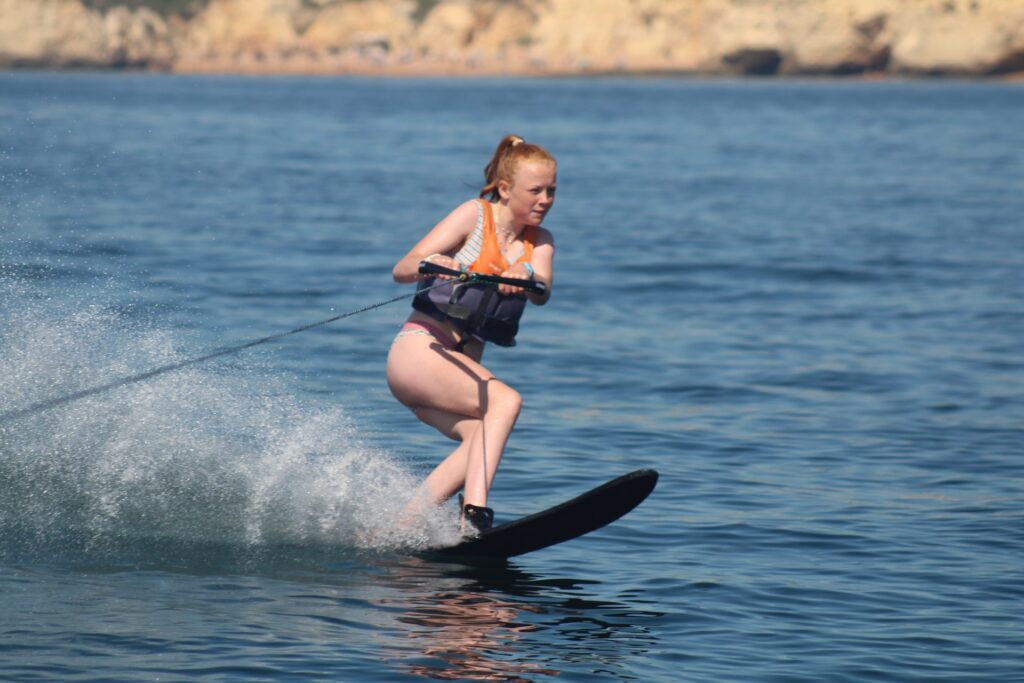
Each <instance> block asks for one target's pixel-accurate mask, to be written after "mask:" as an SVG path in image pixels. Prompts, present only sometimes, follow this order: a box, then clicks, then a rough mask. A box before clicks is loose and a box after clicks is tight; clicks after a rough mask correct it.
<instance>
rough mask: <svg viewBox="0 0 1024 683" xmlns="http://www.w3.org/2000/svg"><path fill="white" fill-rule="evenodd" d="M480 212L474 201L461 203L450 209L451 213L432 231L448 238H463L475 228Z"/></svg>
mask: <svg viewBox="0 0 1024 683" xmlns="http://www.w3.org/2000/svg"><path fill="white" fill-rule="evenodd" d="M480 210H481V209H480V205H479V204H478V203H477V201H476V200H475V199H470V200H469V201H467V202H463V203H462V204H459V205H458V206H457V207H455V208H454V209H452V211H451V213H449V214H448V215H447V216H445V217H444V219H442V220H441V222H440V223H438V224H437V226H436V227H435V228H434V230H435V231H437V232H440V233H443V234H445V235H448V236H449V238H452V237H455V236H458V237H462V238H465V237H467V236H468V235H469V234H470V233H472V232H473V229H474V228H475V227H476V224H477V216H478V215H479V212H480Z"/></svg>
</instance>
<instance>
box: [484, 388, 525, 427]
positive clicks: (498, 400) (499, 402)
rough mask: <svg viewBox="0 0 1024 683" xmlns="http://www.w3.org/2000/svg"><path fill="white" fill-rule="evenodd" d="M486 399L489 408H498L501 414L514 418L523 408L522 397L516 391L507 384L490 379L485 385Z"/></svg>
mask: <svg viewBox="0 0 1024 683" xmlns="http://www.w3.org/2000/svg"><path fill="white" fill-rule="evenodd" d="M487 401H488V403H489V404H490V405H489V409H490V410H498V411H500V412H501V413H502V414H505V415H508V416H510V417H512V418H513V419H515V418H516V417H518V416H519V411H520V410H522V408H523V397H522V396H521V395H520V394H519V392H518V391H516V390H515V389H513V388H512V387H510V386H509V385H507V384H504V383H502V382H498V381H493V380H492V381H491V382H490V383H489V384H488V387H487Z"/></svg>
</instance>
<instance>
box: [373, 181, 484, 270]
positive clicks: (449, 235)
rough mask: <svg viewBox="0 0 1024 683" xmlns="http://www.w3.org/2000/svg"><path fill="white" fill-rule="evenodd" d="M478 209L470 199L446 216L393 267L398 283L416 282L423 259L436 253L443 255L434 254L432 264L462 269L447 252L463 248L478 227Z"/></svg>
mask: <svg viewBox="0 0 1024 683" xmlns="http://www.w3.org/2000/svg"><path fill="white" fill-rule="evenodd" d="M477 211H478V208H477V203H476V202H475V201H468V202H466V203H464V204H462V205H461V206H459V207H458V208H456V209H455V210H454V211H452V212H451V213H450V214H448V215H447V216H445V218H444V219H443V220H442V221H441V222H440V223H438V224H437V225H435V226H434V228H433V229H432V230H431V231H430V232H428V233H427V235H426V237H424V238H423V239H421V240H420V241H419V242H417V243H416V246H414V247H413V248H412V249H411V250H410V251H409V253H408V254H406V255H405V256H403V257H402V258H401V259H400V260H399V261H398V263H396V264H395V267H394V268H392V269H391V277H393V278H394V280H395V282H402V283H407V282H415V281H416V280H417V279H418V278H419V265H420V261H422V260H424V259H426V258H427V257H429V256H432V255H434V254H440V256H433V258H431V259H430V261H431V262H432V263H436V264H437V265H439V266H444V267H445V268H451V269H453V270H459V263H458V261H456V260H455V259H454V258H452V257H450V256H447V255H446V254H448V253H449V252H454V251H456V250H458V249H459V248H460V247H462V245H463V244H464V243H465V242H466V240H467V239H468V238H469V236H470V234H472V232H473V229H474V228H475V227H476V219H477ZM442 277H443V276H442Z"/></svg>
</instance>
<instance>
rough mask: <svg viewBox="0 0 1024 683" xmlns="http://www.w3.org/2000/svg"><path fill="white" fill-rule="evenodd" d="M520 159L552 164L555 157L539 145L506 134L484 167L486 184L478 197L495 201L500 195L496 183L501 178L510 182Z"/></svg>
mask: <svg viewBox="0 0 1024 683" xmlns="http://www.w3.org/2000/svg"><path fill="white" fill-rule="evenodd" d="M522 161H546V162H549V163H551V164H554V163H555V158H554V157H553V156H551V154H550V153H549V152H548V151H547V150H546V149H544V148H543V147H541V146H540V145H531V144H530V143H528V142H526V141H525V140H523V139H522V138H521V137H519V136H518V135H506V136H505V137H503V138H502V139H501V142H499V143H498V147H497V149H495V150H494V155H493V156H492V157H491V161H490V162H489V163H488V164H487V165H486V166H485V167H484V182H485V183H486V184H485V185H484V186H483V189H481V190H480V197H481V198H483V197H487V198H488V199H490V200H491V201H492V202H493V201H497V200H498V199H499V198H500V197H501V194H500V193H499V192H498V183H499V182H501V181H502V180H504V181H506V182H509V183H511V182H512V178H513V177H514V176H515V172H516V169H517V168H518V167H519V163H520V162H522Z"/></svg>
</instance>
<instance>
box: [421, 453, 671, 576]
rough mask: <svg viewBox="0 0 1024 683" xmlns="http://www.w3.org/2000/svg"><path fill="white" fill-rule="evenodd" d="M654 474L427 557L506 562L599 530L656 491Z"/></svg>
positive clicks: (638, 474) (632, 476)
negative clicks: (506, 559) (517, 556)
mask: <svg viewBox="0 0 1024 683" xmlns="http://www.w3.org/2000/svg"><path fill="white" fill-rule="evenodd" d="M657 483H658V473H657V472H655V471H654V470H637V471H635V472H630V473H629V474H624V475H622V476H621V477H618V478H617V479H612V480H611V481H610V482H608V483H607V484H603V485H602V486H598V487H597V488H596V489H593V490H590V491H587V492H586V493H584V494H582V495H580V496H577V497H576V498H573V499H572V500H569V501H566V502H564V503H562V504H560V505H556V506H555V507H553V508H548V509H547V510H543V511H542V512H537V513H535V514H532V515H529V516H527V517H521V518H519V519H517V520H515V521H513V522H508V523H506V524H502V525H500V526H496V527H494V528H493V529H489V530H487V531H485V532H483V533H482V534H480V536H479V537H477V538H471V539H467V540H465V541H463V542H461V543H459V544H457V545H453V546H450V547H447V548H438V549H436V550H433V551H431V553H432V554H434V555H442V556H446V557H475V558H497V559H501V558H506V557H513V556H514V555H522V554H523V553H529V552H533V551H534V550H540V549H541V548H547V547H548V546H552V545H555V544H556V543H562V542H563V541H568V540H570V539H573V538H576V537H577V536H582V535H583V534H587V533H590V532H591V531H594V530H595V529H600V528H601V527H603V526H604V525H606V524H609V523H611V522H614V521H615V520H617V519H618V518H619V517H622V516H623V515H624V514H626V513H627V512H629V511H630V510H632V509H633V508H635V507H636V506H637V505H639V504H640V503H642V502H643V500H644V499H645V498H647V496H648V495H649V494H650V493H651V491H653V490H654V485H655V484H657Z"/></svg>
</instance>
